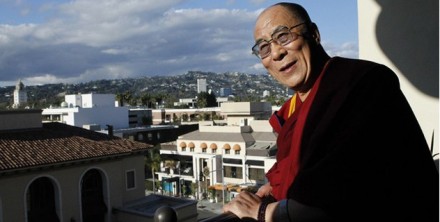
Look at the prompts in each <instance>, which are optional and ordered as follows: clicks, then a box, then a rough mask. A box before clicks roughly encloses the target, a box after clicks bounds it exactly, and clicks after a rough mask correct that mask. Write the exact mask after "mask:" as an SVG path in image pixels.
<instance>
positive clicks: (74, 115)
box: [42, 93, 129, 130]
mask: <svg viewBox="0 0 440 222" xmlns="http://www.w3.org/2000/svg"><path fill="white" fill-rule="evenodd" d="M42 115H43V122H61V123H65V124H68V125H71V126H78V127H83V128H88V129H94V130H100V129H102V128H105V127H106V126H107V125H111V126H113V127H114V128H115V129H120V128H128V127H129V108H128V107H117V106H115V95H113V94H94V93H91V94H77V95H66V96H65V101H64V102H62V103H61V106H60V107H50V108H47V109H43V114H42Z"/></svg>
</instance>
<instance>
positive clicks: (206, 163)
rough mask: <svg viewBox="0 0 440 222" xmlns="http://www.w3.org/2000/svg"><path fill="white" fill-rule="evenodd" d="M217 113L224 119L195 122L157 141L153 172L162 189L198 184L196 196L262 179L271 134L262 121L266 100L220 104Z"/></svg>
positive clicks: (272, 144)
mask: <svg viewBox="0 0 440 222" xmlns="http://www.w3.org/2000/svg"><path fill="white" fill-rule="evenodd" d="M221 112H222V113H223V114H226V115H227V121H222V122H220V121H218V122H216V121H213V122H200V123H199V130H197V131H193V132H190V133H187V134H184V135H182V136H180V137H179V138H178V139H177V140H176V142H175V143H173V144H168V145H162V148H161V150H160V153H161V156H162V160H165V161H163V162H162V164H161V172H158V173H157V175H158V176H159V180H161V181H165V188H164V189H165V190H166V191H169V192H172V193H179V190H178V187H179V186H186V187H188V184H191V183H198V184H199V186H198V188H197V189H198V192H196V195H199V193H204V192H206V187H209V186H211V188H213V189H216V190H222V187H223V189H226V187H228V188H233V187H235V189H240V188H243V187H247V186H250V185H252V186H254V185H261V184H264V183H265V182H266V178H265V173H266V172H267V171H268V170H269V169H270V168H271V167H272V165H273V164H274V163H275V157H274V154H275V150H276V136H275V134H274V133H273V132H272V128H271V127H270V125H269V122H268V120H267V119H268V118H269V116H270V115H271V113H272V107H271V105H270V103H262V102H257V103H249V102H240V103H222V106H221ZM204 173H205V174H204ZM201 179H202V182H201V181H200V180H201ZM173 183H177V185H176V184H173ZM171 184H172V185H171ZM176 187H177V188H176ZM203 187H205V188H203ZM230 190H231V189H229V191H230ZM229 191H228V193H229ZM217 193H218V192H217ZM217 197H218V198H219V199H220V200H221V199H222V198H221V197H219V196H218V195H217ZM226 198H227V197H226Z"/></svg>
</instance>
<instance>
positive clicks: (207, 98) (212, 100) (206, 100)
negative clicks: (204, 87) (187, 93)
mask: <svg viewBox="0 0 440 222" xmlns="http://www.w3.org/2000/svg"><path fill="white" fill-rule="evenodd" d="M216 106H217V98H216V96H215V94H214V93H212V92H211V93H207V92H200V93H199V94H197V107H198V108H205V107H216Z"/></svg>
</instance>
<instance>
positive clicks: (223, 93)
mask: <svg viewBox="0 0 440 222" xmlns="http://www.w3.org/2000/svg"><path fill="white" fill-rule="evenodd" d="M230 95H232V89H231V88H230V87H225V88H220V96H221V97H228V96H230Z"/></svg>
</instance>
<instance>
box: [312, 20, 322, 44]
mask: <svg viewBox="0 0 440 222" xmlns="http://www.w3.org/2000/svg"><path fill="white" fill-rule="evenodd" d="M310 33H311V37H312V39H313V40H314V41H315V42H316V44H317V45H319V44H321V34H319V29H318V26H316V24H315V23H313V22H312V23H311V24H310Z"/></svg>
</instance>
